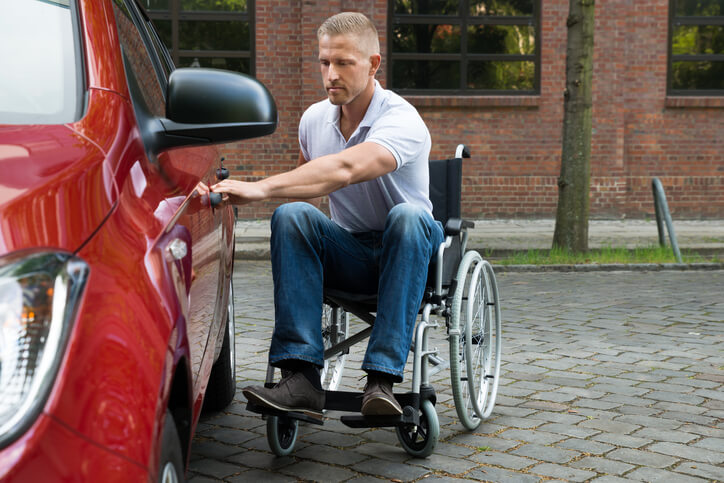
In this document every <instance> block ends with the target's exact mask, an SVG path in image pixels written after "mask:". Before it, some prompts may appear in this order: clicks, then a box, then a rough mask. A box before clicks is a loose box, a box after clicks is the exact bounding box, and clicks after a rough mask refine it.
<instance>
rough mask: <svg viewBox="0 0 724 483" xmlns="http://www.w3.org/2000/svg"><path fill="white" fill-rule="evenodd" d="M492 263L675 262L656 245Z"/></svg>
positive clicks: (544, 253)
mask: <svg viewBox="0 0 724 483" xmlns="http://www.w3.org/2000/svg"><path fill="white" fill-rule="evenodd" d="M496 258H497V257H496ZM681 258H682V260H683V262H684V263H702V262H714V263H722V262H724V259H722V258H721V256H720V255H700V254H697V253H694V252H690V251H686V250H684V251H682V252H681ZM494 263H495V264H497V265H581V264H612V263H622V264H634V263H654V264H660V263H676V258H675V257H674V253H673V252H672V250H671V248H669V247H660V246H657V245H656V246H651V247H643V248H635V249H628V248H612V247H605V248H600V249H595V250H589V251H588V252H585V253H573V252H570V251H568V250H564V249H562V248H553V249H551V250H528V251H526V252H516V253H513V254H510V255H506V256H504V257H501V258H498V259H496V260H495V262H494Z"/></svg>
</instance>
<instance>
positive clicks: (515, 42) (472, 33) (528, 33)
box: [468, 25, 535, 54]
mask: <svg viewBox="0 0 724 483" xmlns="http://www.w3.org/2000/svg"><path fill="white" fill-rule="evenodd" d="M468 52H470V53H475V54H533V53H535V29H534V28H533V27H529V26H527V25H470V26H468Z"/></svg>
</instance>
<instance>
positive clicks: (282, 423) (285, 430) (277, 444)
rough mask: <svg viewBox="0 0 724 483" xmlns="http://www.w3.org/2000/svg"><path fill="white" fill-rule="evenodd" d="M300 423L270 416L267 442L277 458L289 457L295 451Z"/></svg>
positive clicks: (267, 424) (267, 426)
mask: <svg viewBox="0 0 724 483" xmlns="http://www.w3.org/2000/svg"><path fill="white" fill-rule="evenodd" d="M298 433H299V423H298V421H297V420H296V419H289V418H285V417H279V416H268V417H267V420H266V440H267V442H268V443H269V449H271V450H272V453H274V454H275V455H277V456H287V455H289V454H290V453H291V452H292V451H294V443H296V442H297V434H298Z"/></svg>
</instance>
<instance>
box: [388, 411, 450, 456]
mask: <svg viewBox="0 0 724 483" xmlns="http://www.w3.org/2000/svg"><path fill="white" fill-rule="evenodd" d="M420 412H421V414H420V424H419V425H418V426H415V425H414V424H403V425H401V426H398V427H396V428H395V431H396V432H397V439H398V440H399V441H400V444H401V445H402V447H403V448H404V449H405V451H407V454H409V455H410V456H415V457H417V458H427V457H428V456H430V455H431V454H432V452H433V451H434V450H435V446H436V445H437V440H438V438H439V437H440V421H439V420H438V419H437V413H436V412H435V406H434V405H433V404H432V402H431V401H429V400H426V401H423V402H422V404H421V405H420Z"/></svg>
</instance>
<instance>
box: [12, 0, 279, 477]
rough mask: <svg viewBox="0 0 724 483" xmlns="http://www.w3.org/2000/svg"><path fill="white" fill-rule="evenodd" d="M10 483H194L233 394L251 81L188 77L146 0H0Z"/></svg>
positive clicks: (261, 122)
mask: <svg viewBox="0 0 724 483" xmlns="http://www.w3.org/2000/svg"><path fill="white" fill-rule="evenodd" d="M0 58H1V59H2V62H3V73H2V75H0V481H12V482H14V481H22V482H26V481H27V482H37V481H43V482H49V481H103V482H110V481H124V482H129V481H149V480H160V481H179V480H183V476H184V468H185V463H186V460H187V458H188V454H189V445H190V442H191V440H192V436H193V433H194V429H195V426H196V423H197V421H198V418H199V414H200V411H201V409H202V406H203V407H204V408H206V409H211V410H215V409H220V408H222V407H224V406H225V405H227V404H228V403H229V402H230V401H231V400H232V399H233V396H234V391H235V380H234V318H233V297H232V289H231V274H232V268H233V247H234V231H233V222H234V216H233V213H232V211H231V208H230V207H229V206H228V205H226V204H219V201H220V199H219V198H216V197H215V196H214V195H215V194H212V198H211V199H209V197H208V196H201V195H199V194H198V192H197V191H196V187H197V186H198V184H199V182H203V183H205V184H212V183H215V182H216V180H217V179H219V178H223V177H225V176H228V171H227V170H226V169H224V168H223V167H222V165H221V161H222V160H221V158H220V156H219V152H218V149H217V148H216V147H215V146H214V145H215V144H218V143H224V142H230V141H235V140H240V139H245V138H251V137H256V136H262V135H265V134H269V133H271V132H273V131H274V130H275V128H276V124H277V113H276V107H275V104H274V101H273V99H272V97H271V95H270V94H269V92H268V91H267V90H266V88H264V86H262V85H261V84H260V83H259V82H257V81H256V80H254V79H252V78H250V77H247V76H244V75H242V74H237V73H231V72H224V71H216V70H210V69H208V70H207V69H177V70H175V69H174V67H173V63H172V61H171V59H170V56H169V54H168V52H167V51H166V50H165V49H164V47H163V46H162V44H161V42H160V41H159V38H158V36H157V34H156V33H155V31H154V30H153V29H152V27H151V25H150V22H149V20H148V18H147V17H146V16H145V14H144V12H143V11H142V9H141V8H140V7H139V6H138V5H136V4H135V2H134V1H133V0H56V1H52V0H23V1H22V2H1V3H0Z"/></svg>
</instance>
